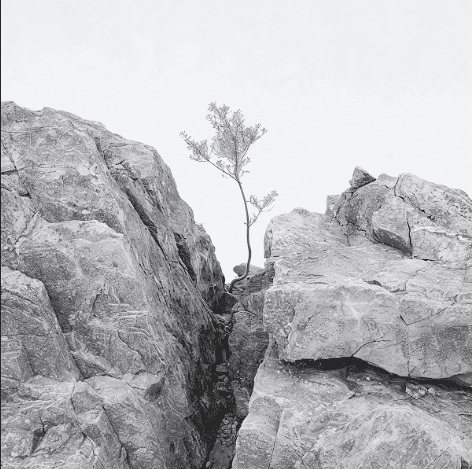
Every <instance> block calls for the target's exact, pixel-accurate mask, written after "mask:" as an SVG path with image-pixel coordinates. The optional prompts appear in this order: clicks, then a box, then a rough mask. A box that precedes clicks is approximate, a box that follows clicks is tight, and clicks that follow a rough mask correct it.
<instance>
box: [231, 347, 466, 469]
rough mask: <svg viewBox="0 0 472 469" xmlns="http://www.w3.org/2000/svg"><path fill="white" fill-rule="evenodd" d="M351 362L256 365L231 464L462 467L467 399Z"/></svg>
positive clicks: (245, 467)
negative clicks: (333, 367)
mask: <svg viewBox="0 0 472 469" xmlns="http://www.w3.org/2000/svg"><path fill="white" fill-rule="evenodd" d="M359 362H360V361H358V362H356V360H355V359H351V361H350V362H348V363H347V364H342V362H341V364H340V365H339V366H338V369H336V370H330V371H327V370H323V369H322V367H319V366H316V365H315V364H311V365H310V364H307V363H306V362H305V363H300V364H297V363H295V364H290V363H287V362H285V363H283V362H281V361H280V360H278V359H277V358H276V354H274V356H272V357H271V358H269V360H268V361H267V362H266V363H265V364H264V365H261V367H260V368H259V371H258V374H257V377H256V380H255V386H254V392H253V395H252V397H251V402H250V413H249V415H248V417H247V418H246V419H245V420H244V422H243V424H242V426H241V429H240V431H239V435H238V440H237V442H236V456H235V459H234V461H233V466H232V467H233V469H262V468H267V467H270V468H271V469H272V468H273V469H332V468H339V469H351V468H353V467H359V468H363V469H374V468H380V467H382V468H384V467H389V468H395V469H397V468H398V469H400V468H401V469H419V468H427V467H434V468H437V469H453V468H454V469H463V468H468V467H469V464H470V463H471V462H472V450H471V442H472V425H471V422H470V418H469V417H468V416H470V414H471V412H472V396H471V394H470V393H469V392H467V391H465V390H464V389H461V388H460V387H454V386H452V385H449V386H448V387H446V386H444V385H441V384H439V383H438V384H431V383H424V384H421V383H415V382H412V381H409V380H408V379H402V378H399V377H394V376H392V375H389V374H388V373H385V372H382V371H381V370H379V369H375V368H372V367H368V366H363V365H362V363H359Z"/></svg>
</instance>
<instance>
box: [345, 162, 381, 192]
mask: <svg viewBox="0 0 472 469" xmlns="http://www.w3.org/2000/svg"><path fill="white" fill-rule="evenodd" d="M374 181H375V178H374V177H373V176H371V175H370V174H369V173H368V172H367V171H366V170H365V169H362V168H361V167H360V166H356V167H355V168H354V171H353V173H352V179H351V180H350V181H349V185H350V186H351V189H353V190H356V189H359V187H362V186H365V185H366V184H370V183H371V182H374Z"/></svg>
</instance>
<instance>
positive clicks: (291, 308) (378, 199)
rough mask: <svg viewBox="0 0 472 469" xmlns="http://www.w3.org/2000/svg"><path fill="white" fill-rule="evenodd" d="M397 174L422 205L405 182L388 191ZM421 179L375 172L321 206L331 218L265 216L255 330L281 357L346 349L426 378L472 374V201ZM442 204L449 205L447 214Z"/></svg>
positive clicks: (298, 212)
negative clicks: (263, 331)
mask: <svg viewBox="0 0 472 469" xmlns="http://www.w3.org/2000/svg"><path fill="white" fill-rule="evenodd" d="M406 181H409V182H408V184H410V185H411V184H412V181H413V182H415V184H416V185H417V187H419V188H422V187H426V189H425V190H427V189H428V188H430V189H431V191H433V192H434V194H435V195H434V197H433V196H432V200H431V201H430V204H429V205H425V204H426V201H425V200H422V201H419V200H416V199H415V200H413V201H411V200H412V195H411V193H410V192H411V191H410V192H408V193H407V192H405V191H406V189H405V191H403V192H402V194H403V195H402V197H399V196H397V195H396V191H400V189H401V188H402V187H403V184H405V187H407V186H408V184H407V182H406ZM428 184H429V183H426V182H425V181H423V182H421V180H419V179H418V178H414V177H410V175H402V176H400V177H399V178H390V177H387V176H385V175H383V176H381V177H379V178H378V179H377V180H375V181H373V182H370V183H369V184H367V185H364V186H362V187H360V188H359V189H357V190H355V191H354V192H352V191H351V190H349V191H346V192H345V193H344V194H343V195H342V196H341V197H340V198H339V200H338V201H337V202H336V207H334V208H333V207H332V206H331V201H329V208H328V213H329V214H330V215H329V216H328V215H319V214H315V213H310V212H308V211H307V210H304V209H295V210H294V211H293V212H291V213H290V214H284V215H280V216H278V217H275V218H274V219H272V220H271V222H270V224H269V226H268V228H267V231H266V237H265V252H266V255H267V257H268V263H270V264H273V265H274V269H275V277H274V285H273V287H272V288H270V289H269V290H268V291H267V292H266V296H265V305H264V327H266V328H267V330H268V331H269V332H270V334H271V335H272V336H273V337H274V338H275V340H276V341H277V345H278V349H279V353H280V357H281V358H282V359H284V360H288V361H292V362H294V361H297V360H304V359H311V360H318V359H329V358H340V357H351V356H354V357H358V358H361V359H363V360H365V361H367V362H369V363H372V364H375V365H376V366H380V367H382V368H384V369H386V370H387V371H389V372H391V373H395V374H398V375H402V376H417V377H428V378H435V379H440V378H448V377H452V376H454V375H466V374H467V373H470V372H471V371H472V304H471V300H470V299H471V298H472V282H471V281H470V275H471V272H472V265H471V263H470V252H471V249H472V244H471V242H472V238H470V237H469V235H468V234H467V232H468V229H469V228H468V227H469V225H472V218H470V217H469V212H468V207H469V205H470V203H471V201H470V199H468V198H467V196H466V195H465V193H463V192H461V191H457V190H452V189H451V190H449V189H448V188H445V187H444V186H437V185H434V184H433V185H428ZM408 187H409V186H408ZM433 189H434V190H433ZM402 190H403V189H402ZM405 194H406V195H405ZM448 200H449V201H450V203H452V204H454V207H455V209H454V210H451V213H450V214H449V215H447V216H446V214H445V210H446V209H445V207H444V204H445V203H446V202H447V201H448ZM434 202H436V203H437V204H439V205H440V208H438V209H437V210H436V211H435V210H434ZM456 212H457V213H456ZM454 213H456V216H457V217H458V219H457V220H456V218H455V217H454V216H453V214H454ZM433 214H436V215H435V216H433ZM428 217H429V218H428ZM468 217H469V218H468ZM439 223H443V225H439ZM433 225H434V226H433ZM451 230H456V231H454V232H453V231H451ZM457 230H461V231H460V232H459V231H457ZM381 233H383V234H381ZM418 233H423V234H424V233H426V234H428V236H429V234H431V237H430V238H428V239H426V237H425V236H426V235H424V236H423V235H421V236H423V239H422V240H419V236H420V235H419V234H418ZM438 236H442V237H443V238H444V239H445V240H446V241H441V240H439V238H438ZM419 250H422V254H421V255H418V257H417V258H415V257H414V256H415V253H418V252H419Z"/></svg>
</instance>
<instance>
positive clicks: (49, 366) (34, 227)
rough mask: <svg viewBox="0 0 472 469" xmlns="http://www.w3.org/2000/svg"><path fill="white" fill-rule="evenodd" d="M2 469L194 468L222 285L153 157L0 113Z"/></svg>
mask: <svg viewBox="0 0 472 469" xmlns="http://www.w3.org/2000/svg"><path fill="white" fill-rule="evenodd" d="M1 155H2V156H1V158H2V160H1V163H2V165H1V166H2V168H1V172H2V179H1V181H2V189H1V190H2V206H1V222H2V230H1V249H2V277H1V281H2V316H1V319H2V382H1V389H2V467H5V468H20V467H21V468H35V469H37V468H49V467H64V468H68V469H74V468H77V469H79V468H80V469H84V468H97V469H98V468H109V469H118V468H123V469H124V468H142V469H152V468H154V469H158V468H159V469H160V468H169V469H170V468H200V467H201V465H202V464H203V463H204V460H205V458H206V457H207V454H208V451H209V444H210V442H211V440H212V438H213V437H214V435H212V432H214V431H216V430H215V428H216V427H215V425H214V424H215V422H216V421H217V418H218V413H219V412H220V410H219V408H218V395H217V394H218V393H217V391H216V390H215V386H214V373H215V365H216V363H215V360H216V359H215V356H216V348H217V347H218V346H219V340H220V337H219V335H218V331H217V324H216V322H215V319H214V315H213V313H212V310H213V311H216V310H217V309H218V305H219V301H220V296H221V292H222V291H223V287H224V278H223V276H222V272H221V269H220V266H219V264H218V262H217V260H216V258H215V254H214V248H213V246H212V244H211V241H210V239H209V237H208V236H207V234H206V233H205V231H204V230H203V228H202V227H201V226H199V225H196V224H195V223H194V220H193V214H192V211H191V209H190V208H189V207H188V205H187V204H186V203H185V202H183V201H182V200H181V199H180V197H179V195H178V192H177V189H176V185H175V182H174V180H173V178H172V175H171V173H170V171H169V168H168V167H167V166H166V165H165V164H164V162H163V161H162V159H161V157H160V156H159V154H158V153H157V152H156V150H154V148H152V147H150V146H148V145H144V144H141V143H137V142H133V141H130V140H127V139H125V138H122V137H121V136H119V135H116V134H113V133H111V132H109V131H108V130H106V128H105V127H104V126H103V125H102V124H100V123H97V122H90V121H86V120H84V119H81V118H79V117H77V116H74V115H72V114H69V113H66V112H61V111H55V110H52V109H48V108H45V109H43V110H42V111H39V112H32V111H30V110H28V109H24V108H21V107H19V106H17V105H15V104H14V103H12V102H6V103H2V154H1Z"/></svg>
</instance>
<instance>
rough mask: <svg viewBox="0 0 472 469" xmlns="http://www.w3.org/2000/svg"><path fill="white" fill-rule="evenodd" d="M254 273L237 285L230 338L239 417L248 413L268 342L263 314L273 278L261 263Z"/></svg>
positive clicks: (254, 269) (232, 370) (232, 372)
mask: <svg viewBox="0 0 472 469" xmlns="http://www.w3.org/2000/svg"><path fill="white" fill-rule="evenodd" d="M244 267H245V265H244ZM234 270H235V271H236V268H235V269H234ZM252 273H253V275H252V276H251V277H250V278H249V279H248V280H247V282H246V284H245V288H244V289H242V288H241V287H239V290H238V289H236V292H235V293H236V295H238V296H239V301H238V303H237V304H236V305H235V306H234V307H233V324H232V332H231V335H230V336H229V340H228V342H229V350H230V356H229V360H228V368H229V374H230V377H231V384H232V387H233V394H234V398H235V405H236V415H237V417H238V418H240V419H242V418H244V417H246V415H247V412H248V404H249V398H250V396H251V393H252V388H253V384H254V377H255V376H256V372H257V368H258V367H259V365H260V363H261V361H262V359H263V358H264V354H265V351H266V348H267V345H268V343H269V337H268V334H267V332H266V331H265V330H264V326H263V321H262V318H263V309H264V296H265V292H266V291H267V289H268V288H269V287H270V285H271V279H270V277H269V275H268V273H267V272H266V271H265V270H263V269H261V268H258V267H252ZM241 283H242V282H241ZM236 285H238V284H236Z"/></svg>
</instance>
